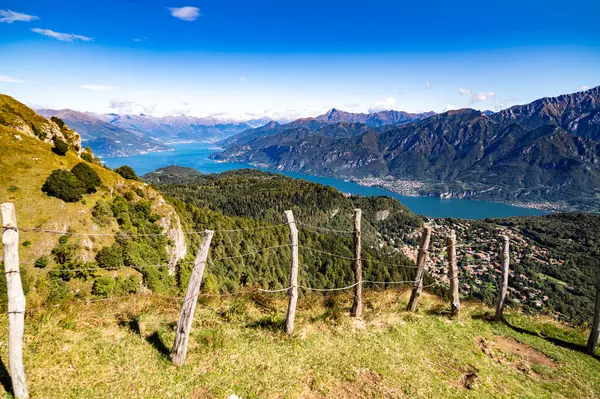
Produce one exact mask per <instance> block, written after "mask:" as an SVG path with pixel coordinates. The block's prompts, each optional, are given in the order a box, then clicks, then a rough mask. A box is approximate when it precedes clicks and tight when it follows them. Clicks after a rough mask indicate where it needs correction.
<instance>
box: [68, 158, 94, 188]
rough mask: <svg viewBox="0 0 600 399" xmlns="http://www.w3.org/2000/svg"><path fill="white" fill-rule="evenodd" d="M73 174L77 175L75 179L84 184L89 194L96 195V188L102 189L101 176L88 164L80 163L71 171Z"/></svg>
mask: <svg viewBox="0 0 600 399" xmlns="http://www.w3.org/2000/svg"><path fill="white" fill-rule="evenodd" d="M71 173H73V174H74V175H75V177H76V178H77V179H78V180H79V181H80V182H82V183H83V186H84V187H85V188H86V190H87V192H88V194H89V193H95V192H96V187H100V186H101V185H102V180H100V176H98V173H96V171H95V170H94V169H92V168H91V167H90V166H89V165H88V164H86V163H83V162H80V163H78V164H77V165H75V166H74V167H73V169H71Z"/></svg>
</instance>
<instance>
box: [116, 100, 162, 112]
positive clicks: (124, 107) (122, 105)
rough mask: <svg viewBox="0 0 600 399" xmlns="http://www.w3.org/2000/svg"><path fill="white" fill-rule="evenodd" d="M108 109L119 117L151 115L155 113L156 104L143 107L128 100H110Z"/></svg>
mask: <svg viewBox="0 0 600 399" xmlns="http://www.w3.org/2000/svg"><path fill="white" fill-rule="evenodd" d="M109 108H111V109H112V110H114V111H115V112H116V113H117V114H121V115H137V114H149V115H152V114H154V113H155V112H156V104H151V105H144V104H139V103H136V102H133V101H129V100H110V105H109Z"/></svg>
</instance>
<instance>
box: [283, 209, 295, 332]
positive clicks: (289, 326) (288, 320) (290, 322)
mask: <svg viewBox="0 0 600 399" xmlns="http://www.w3.org/2000/svg"><path fill="white" fill-rule="evenodd" d="M285 217H286V218H287V221H288V225H289V226H290V248H291V250H292V264H291V266H290V288H289V290H288V294H289V296H290V302H289V304H288V311H287V315H286V317H285V332H286V333H287V334H288V335H292V333H293V332H294V317H295V316H296V303H297V302H298V228H297V227H296V221H295V220H294V214H293V213H292V211H285Z"/></svg>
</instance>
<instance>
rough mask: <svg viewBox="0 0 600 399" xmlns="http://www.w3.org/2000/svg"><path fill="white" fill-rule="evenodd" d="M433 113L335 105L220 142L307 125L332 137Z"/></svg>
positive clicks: (245, 139)
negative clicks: (347, 109) (359, 109)
mask: <svg viewBox="0 0 600 399" xmlns="http://www.w3.org/2000/svg"><path fill="white" fill-rule="evenodd" d="M432 115H435V112H423V113H409V112H404V111H379V112H374V113H369V114H363V113H352V112H345V111H341V110H338V109H335V108H332V109H331V110H329V111H327V112H326V113H324V114H323V115H319V116H317V117H315V118H302V119H297V120H295V121H292V122H289V123H286V124H280V123H278V122H276V121H271V122H269V123H267V124H266V125H264V126H261V127H258V128H254V129H248V130H245V131H243V132H241V133H239V134H236V135H234V136H231V137H229V138H227V139H225V140H223V141H221V142H220V143H219V144H220V145H222V146H225V147H228V146H232V145H240V144H245V143H248V142H250V141H252V140H255V139H257V138H260V137H266V136H271V135H273V134H275V133H279V132H283V131H286V130H291V129H300V128H302V129H308V130H309V131H311V132H315V133H318V134H323V135H325V136H329V137H334V138H343V137H352V136H357V135H360V134H362V133H365V132H366V131H367V130H368V129H369V128H372V127H381V126H385V125H401V124H404V123H409V122H413V121H416V120H421V119H424V118H427V117H429V116H432Z"/></svg>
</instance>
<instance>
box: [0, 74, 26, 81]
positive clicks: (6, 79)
mask: <svg viewBox="0 0 600 399" xmlns="http://www.w3.org/2000/svg"><path fill="white" fill-rule="evenodd" d="M0 82H1V83H26V82H25V81H24V80H21V79H17V78H13V77H12V76H6V75H0Z"/></svg>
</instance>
